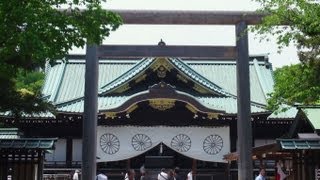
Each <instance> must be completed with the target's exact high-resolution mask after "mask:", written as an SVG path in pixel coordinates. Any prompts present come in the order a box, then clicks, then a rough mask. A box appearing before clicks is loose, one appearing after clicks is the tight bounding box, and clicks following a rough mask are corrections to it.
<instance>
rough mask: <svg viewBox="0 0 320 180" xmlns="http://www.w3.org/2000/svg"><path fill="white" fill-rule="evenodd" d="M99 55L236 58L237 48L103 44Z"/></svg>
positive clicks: (106, 56)
mask: <svg viewBox="0 0 320 180" xmlns="http://www.w3.org/2000/svg"><path fill="white" fill-rule="evenodd" d="M98 57H99V58H109V57H140V58H143V57H180V58H184V57H199V58H210V59H213V58H214V59H221V60H225V59H233V60H234V59H235V57H236V48H235V47H231V46H152V45H150V46H144V45H140V46H139V45H101V46H99V48H98Z"/></svg>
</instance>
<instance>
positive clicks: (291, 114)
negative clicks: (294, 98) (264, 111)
mask: <svg viewBox="0 0 320 180" xmlns="http://www.w3.org/2000/svg"><path fill="white" fill-rule="evenodd" d="M280 108H281V107H280ZM297 113H298V109H297V108H296V107H289V108H288V110H286V111H284V112H278V113H275V112H274V113H272V114H271V115H270V116H269V117H268V119H270V120H272V119H293V118H295V117H296V115H297Z"/></svg>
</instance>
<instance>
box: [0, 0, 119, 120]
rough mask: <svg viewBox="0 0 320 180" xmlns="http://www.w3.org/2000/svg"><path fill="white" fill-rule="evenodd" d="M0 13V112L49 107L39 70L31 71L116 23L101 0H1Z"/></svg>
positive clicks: (93, 39) (97, 38) (96, 38)
mask: <svg viewBox="0 0 320 180" xmlns="http://www.w3.org/2000/svg"><path fill="white" fill-rule="evenodd" d="M102 1H103V0H102ZM62 7H67V8H65V9H64V10H62ZM78 7H84V8H85V10H81V9H79V8H78ZM0 17H1V18H0V35H1V36H0V87H1V92H0V100H1V101H0V111H1V112H4V111H11V112H13V113H14V114H16V115H19V114H21V112H27V113H29V112H30V113H31V112H39V111H44V110H46V109H47V108H48V107H49V106H50V104H49V103H47V102H45V101H44V100H43V99H41V95H40V93H39V92H40V91H39V86H40V85H41V81H39V79H38V78H40V77H41V76H42V78H43V75H40V74H37V73H32V71H36V70H37V69H39V68H44V65H45V63H46V62H47V61H49V62H50V63H54V61H55V60H56V59H61V58H63V57H65V55H67V54H68V51H69V50H70V49H71V48H72V47H73V46H75V47H83V46H84V45H85V44H86V42H88V43H97V44H98V43H100V42H101V41H102V40H103V38H104V37H106V36H108V35H109V33H110V31H112V30H115V29H117V28H118V26H119V25H120V24H121V18H120V17H119V16H118V15H117V14H114V13H112V12H108V11H106V10H103V9H102V7H101V0H28V1H23V0H2V1H0ZM23 76H25V78H24V79H23ZM32 79H33V81H32V82H29V83H31V84H29V85H25V84H28V81H29V80H32Z"/></svg>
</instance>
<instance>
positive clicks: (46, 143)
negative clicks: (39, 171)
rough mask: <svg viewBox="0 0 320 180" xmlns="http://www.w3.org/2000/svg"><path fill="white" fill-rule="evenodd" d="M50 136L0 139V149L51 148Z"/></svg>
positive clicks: (52, 141)
mask: <svg viewBox="0 0 320 180" xmlns="http://www.w3.org/2000/svg"><path fill="white" fill-rule="evenodd" d="M56 140H57V139H52V138H44V139H39V138H21V139H0V149H53V148H54V142H55V141H56Z"/></svg>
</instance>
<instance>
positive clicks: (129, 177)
mask: <svg viewBox="0 0 320 180" xmlns="http://www.w3.org/2000/svg"><path fill="white" fill-rule="evenodd" d="M135 175H136V173H135V172H134V169H129V170H128V171H127V173H126V175H125V176H124V180H134V179H135V178H134V177H135Z"/></svg>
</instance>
